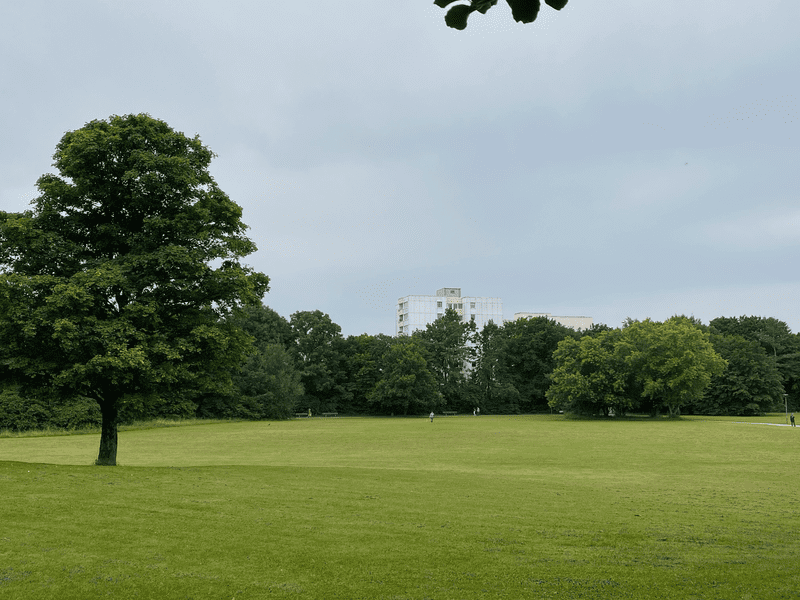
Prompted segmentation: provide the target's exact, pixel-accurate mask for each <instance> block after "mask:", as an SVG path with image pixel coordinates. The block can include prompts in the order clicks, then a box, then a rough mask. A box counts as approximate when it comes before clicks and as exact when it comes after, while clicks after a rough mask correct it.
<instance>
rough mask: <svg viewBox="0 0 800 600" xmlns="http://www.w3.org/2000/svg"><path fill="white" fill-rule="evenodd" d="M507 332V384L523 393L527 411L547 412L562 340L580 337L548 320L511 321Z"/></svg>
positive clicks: (504, 366)
mask: <svg viewBox="0 0 800 600" xmlns="http://www.w3.org/2000/svg"><path fill="white" fill-rule="evenodd" d="M503 331H504V336H503V338H504V341H503V346H502V349H501V362H502V370H503V372H504V380H505V381H506V382H508V383H509V384H511V385H513V386H514V388H515V389H516V390H517V391H519V394H520V408H521V409H522V410H523V411H543V410H547V409H548V404H547V402H548V401H547V398H546V394H547V390H548V388H549V387H550V384H551V379H550V374H551V373H552V372H553V369H554V368H555V360H554V358H553V353H554V352H555V350H556V348H557V347H558V343H559V342H560V341H561V340H563V339H565V338H578V337H580V334H579V333H577V332H576V331H573V330H572V329H570V328H569V327H565V326H564V325H561V324H559V323H556V322H555V321H553V320H552V319H548V318H547V317H533V318H526V319H517V320H515V321H509V322H508V323H506V324H505V325H504V326H503Z"/></svg>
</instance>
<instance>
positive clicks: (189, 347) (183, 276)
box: [0, 114, 269, 465]
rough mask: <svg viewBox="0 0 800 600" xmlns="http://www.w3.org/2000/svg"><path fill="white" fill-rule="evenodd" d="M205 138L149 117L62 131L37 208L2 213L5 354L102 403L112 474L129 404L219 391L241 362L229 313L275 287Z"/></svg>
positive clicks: (30, 377)
mask: <svg viewBox="0 0 800 600" xmlns="http://www.w3.org/2000/svg"><path fill="white" fill-rule="evenodd" d="M212 157H213V154H212V152H211V151H210V150H209V149H208V148H207V147H206V146H204V145H203V144H202V143H201V141H200V139H199V138H198V137H197V136H195V137H193V138H190V137H187V136H185V135H184V134H183V133H180V132H177V131H174V130H173V129H172V128H170V126H169V125H167V123H165V122H164V121H160V120H158V119H154V118H152V117H150V116H149V115H145V114H138V115H126V116H112V117H110V118H109V119H107V120H95V121H92V122H90V123H87V124H86V125H85V126H84V127H82V128H81V129H78V130H76V131H70V132H67V133H66V134H65V135H64V136H63V137H62V138H61V141H60V142H59V143H58V145H57V146H56V151H55V154H54V155H53V158H54V163H53V164H54V166H55V167H56V169H57V170H58V174H47V175H44V176H42V177H41V178H40V179H39V180H38V182H37V187H38V189H39V192H40V194H39V196H38V197H37V198H35V199H34V200H33V201H32V205H33V208H32V209H31V210H29V211H26V212H23V213H0V266H1V267H2V274H1V275H0V353H2V359H3V361H5V362H6V364H7V365H8V367H9V368H10V369H11V370H12V371H13V372H14V373H15V374H16V375H17V376H18V377H19V378H20V379H21V380H24V381H26V382H28V383H29V384H31V385H34V386H42V387H50V388H52V389H56V390H59V391H60V392H61V393H62V394H63V395H64V397H74V396H75V395H76V394H82V395H84V396H88V397H91V398H93V399H94V400H96V401H97V403H98V404H99V406H100V412H101V414H102V433H101V439H100V450H99V454H98V458H97V464H103V465H114V464H116V456H117V423H118V415H119V412H120V409H121V408H122V406H123V404H124V402H125V399H126V397H127V395H128V394H132V395H134V396H135V397H136V398H137V401H141V399H142V398H156V397H157V396H158V395H159V394H160V393H166V394H170V393H172V392H174V391H175V390H187V389H188V390H195V391H197V392H202V391H207V390H211V389H218V388H219V387H220V386H224V385H225V384H226V383H227V382H230V373H231V371H232V370H233V369H232V368H231V367H232V365H237V364H241V362H242V360H243V359H244V357H245V356H246V355H247V353H248V352H249V348H250V337H249V336H248V335H247V334H245V333H244V332H243V331H242V330H241V329H240V328H239V327H237V326H235V325H234V324H233V323H232V322H231V321H230V320H229V319H226V318H225V317H227V316H228V315H230V314H231V313H233V312H235V311H237V310H239V309H240V308H241V307H243V306H246V305H258V303H259V302H260V300H261V298H262V297H263V295H264V294H265V293H266V292H267V290H268V284H269V279H268V277H267V276H266V275H264V274H262V273H258V272H255V271H254V270H252V269H251V268H249V267H247V266H244V265H242V264H241V263H240V259H242V258H243V257H245V256H247V255H248V254H251V253H252V252H254V251H255V250H256V246H255V244H254V243H253V242H252V241H250V240H249V239H248V238H247V237H246V236H245V231H246V229H247V227H246V225H245V224H244V223H243V222H242V220H241V216H242V210H241V208H240V207H239V206H238V205H237V204H235V203H234V202H233V201H232V200H231V199H230V198H229V197H228V196H227V195H226V194H225V193H224V192H223V191H222V190H221V189H220V188H219V187H218V186H217V184H216V182H215V181H214V179H213V178H212V176H211V175H210V173H209V171H208V167H209V164H210V163H211V159H212Z"/></svg>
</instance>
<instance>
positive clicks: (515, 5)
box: [433, 0, 568, 30]
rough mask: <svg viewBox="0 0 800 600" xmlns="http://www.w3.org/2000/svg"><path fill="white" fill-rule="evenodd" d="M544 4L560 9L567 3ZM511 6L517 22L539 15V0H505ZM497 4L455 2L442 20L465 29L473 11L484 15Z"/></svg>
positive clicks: (493, 0)
mask: <svg viewBox="0 0 800 600" xmlns="http://www.w3.org/2000/svg"><path fill="white" fill-rule="evenodd" d="M459 1H462V0H434V2H433V3H434V4H435V5H436V6H439V7H441V8H445V7H446V6H448V5H450V4H452V3H453V2H459ZM544 1H545V4H547V5H548V6H550V7H552V8H555V9H556V10H561V9H562V8H564V7H565V6H566V5H567V1H568V0H544ZM506 2H507V3H508V5H509V6H510V7H511V15H512V16H513V17H514V20H515V21H516V22H517V23H533V22H534V21H535V20H536V17H537V16H538V15H539V9H540V8H541V1H540V0H506ZM496 4H497V0H469V1H468V3H467V4H457V5H455V6H453V7H451V8H450V9H449V10H448V11H447V14H446V15H445V17H444V22H445V23H447V26H448V27H452V28H453V29H459V30H461V29H466V28H467V19H468V18H469V16H470V15H471V14H472V13H474V12H479V13H481V14H482V15H485V14H486V13H487V11H488V10H489V9H490V8H492V7H493V6H494V5H496Z"/></svg>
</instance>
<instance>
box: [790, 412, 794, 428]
mask: <svg viewBox="0 0 800 600" xmlns="http://www.w3.org/2000/svg"><path fill="white" fill-rule="evenodd" d="M789 419H790V421H791V422H792V427H796V425H795V424H794V413H792V416H791V417H789Z"/></svg>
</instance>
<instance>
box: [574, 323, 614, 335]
mask: <svg viewBox="0 0 800 600" xmlns="http://www.w3.org/2000/svg"><path fill="white" fill-rule="evenodd" d="M613 330H614V328H613V327H610V326H609V325H606V324H605V323H592V326H591V327H589V328H588V329H584V330H582V331H581V332H580V334H581V336H585V335H589V336H595V335H598V334H600V333H603V332H604V331H613Z"/></svg>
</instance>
